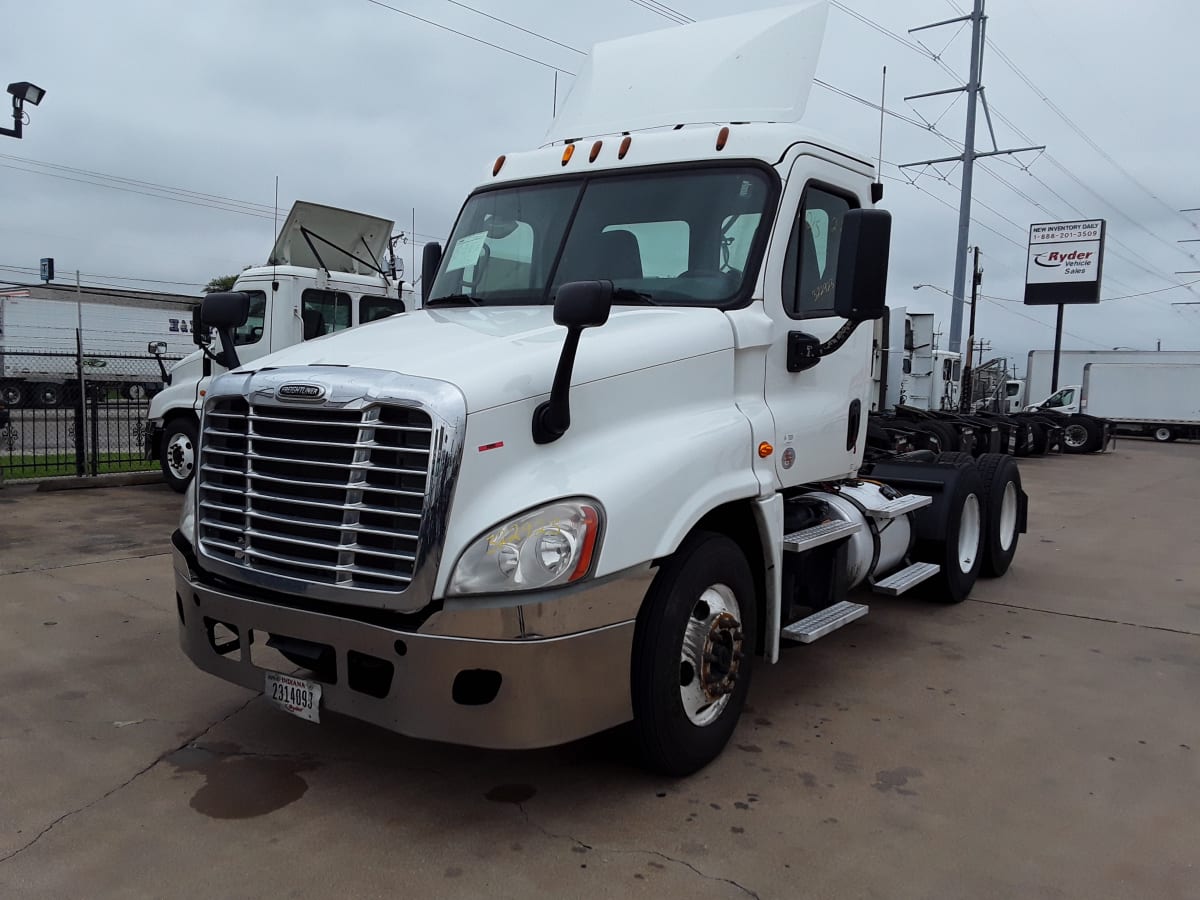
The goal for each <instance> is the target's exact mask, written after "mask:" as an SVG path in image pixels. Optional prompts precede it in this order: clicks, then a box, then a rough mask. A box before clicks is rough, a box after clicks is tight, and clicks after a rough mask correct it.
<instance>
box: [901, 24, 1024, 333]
mask: <svg viewBox="0 0 1200 900" xmlns="http://www.w3.org/2000/svg"><path fill="white" fill-rule="evenodd" d="M974 2H975V7H974V9H973V10H972V11H971V12H970V13H968V14H967V15H965V16H958V17H956V18H953V19H946V20H945V21H943V22H934V23H932V24H930V25H921V26H920V27H918V28H910V29H909V33H910V34H912V33H914V32H917V31H924V30H926V29H928V28H939V27H941V26H943V25H953V24H955V23H958V22H970V23H971V61H970V68H969V70H968V76H967V83H966V84H965V85H963V86H962V87H955V88H947V89H945V90H941V91H929V92H928V93H924V94H914V95H912V96H911V97H905V98H904V99H905V100H919V99H921V98H924V97H939V96H943V95H945V94H957V93H962V92H965V93H966V95H967V126H966V136H965V138H964V140H963V152H962V153H961V154H960V155H959V156H946V157H942V158H940V159H926V160H921V161H920V162H913V163H906V164H905V165H903V166H901V167H900V168H902V169H907V168H912V167H916V166H933V165H937V164H939V163H950V162H961V163H962V167H963V174H962V194H961V197H960V199H959V203H958V252H957V254H956V256H955V259H954V285H953V287H954V302H953V303H952V304H951V308H950V341H949V347H948V348H947V349H949V350H950V352H952V353H958V352H960V351H961V349H962V324H963V322H962V320H963V306H964V301H965V297H966V282H967V244H968V243H969V240H970V229H971V182H972V179H973V176H974V173H975V160H976V159H978V158H980V157H983V156H1003V155H1009V154H1013V153H1025V152H1027V151H1033V150H1045V149H1046V147H1045V145H1040V146H1037V147H1017V148H1015V149H1012V150H1001V149H1000V147H999V145H997V143H996V131H995V129H994V128H992V114H991V112H990V111H989V110H988V105H987V96H986V95H985V94H984V91H983V85H982V84H981V78H982V73H983V47H984V39H985V35H986V30H987V17H986V16H985V15H984V14H983V0H974ZM977 100H982V101H983V114H984V116H985V118H986V119H987V126H988V133H989V134H990V135H991V138H992V148H993V149H991V150H985V151H978V150H976V149H975V110H976V101H977Z"/></svg>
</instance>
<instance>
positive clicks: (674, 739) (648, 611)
mask: <svg viewBox="0 0 1200 900" xmlns="http://www.w3.org/2000/svg"><path fill="white" fill-rule="evenodd" d="M756 620H757V599H756V597H755V593H754V578H753V575H752V574H751V571H750V565H749V563H747V562H746V557H745V555H744V554H743V553H742V551H741V548H739V547H738V545H737V544H736V543H735V542H734V541H732V540H731V539H730V538H728V537H726V536H725V535H722V534H715V533H712V532H696V533H695V534H692V535H691V536H689V537H688V538H687V540H685V541H684V543H683V545H682V546H681V547H680V548H679V549H678V550H677V551H676V552H675V553H674V554H673V555H672V556H671V557H670V558H669V559H668V560H667V561H666V563H665V564H664V565H663V566H662V568H661V569H659V572H658V575H657V576H656V577H655V579H654V584H653V585H651V588H650V591H649V593H648V594H647V596H646V600H645V602H644V603H643V604H642V609H641V612H639V614H638V620H637V626H636V629H635V631H634V638H633V657H632V660H631V671H630V684H631V693H632V696H631V699H632V702H633V727H634V732H635V734H636V736H637V742H638V746H639V749H640V751H641V755H642V759H643V761H644V763H645V764H646V766H647V767H648V768H650V769H653V770H655V771H657V772H661V773H663V774H665V775H672V776H676V777H678V776H683V775H690V774H691V773H693V772H695V771H697V770H699V769H701V768H703V767H704V766H706V765H708V763H710V762H712V760H714V759H715V758H716V757H717V756H718V755H720V753H721V751H722V750H723V749H724V747H725V744H726V743H727V742H728V741H729V738H730V736H731V735H732V734H733V729H734V728H735V727H736V725H737V721H738V717H739V716H740V715H741V712H742V707H743V706H744V705H745V703H746V693H747V691H748V690H749V688H750V673H751V668H752V663H753V659H754V648H755V636H756V634H757V632H756V630H755V628H756Z"/></svg>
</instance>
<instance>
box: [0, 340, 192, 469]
mask: <svg viewBox="0 0 1200 900" xmlns="http://www.w3.org/2000/svg"><path fill="white" fill-rule="evenodd" d="M180 358H181V357H180V356H178V355H171V356H167V355H163V356H161V357H156V356H155V355H153V354H151V353H149V352H145V351H143V352H141V353H133V352H130V353H93V352H88V350H87V348H86V345H85V344H83V343H77V346H76V350H75V352H73V353H72V352H64V351H45V350H22V349H9V348H7V347H4V346H3V345H2V344H0V475H3V477H4V478H5V479H7V480H16V479H22V478H44V477H50V476H58V475H75V476H85V475H100V474H106V473H110V472H134V471H141V470H152V469H156V468H157V467H158V462H157V461H156V460H152V459H147V458H146V431H147V415H148V413H149V409H150V398H151V397H153V396H154V394H156V393H158V392H159V391H160V390H162V387H163V367H166V368H170V366H171V365H172V364H173V363H174V362H175V361H176V360H178V359H180ZM160 361H161V365H160Z"/></svg>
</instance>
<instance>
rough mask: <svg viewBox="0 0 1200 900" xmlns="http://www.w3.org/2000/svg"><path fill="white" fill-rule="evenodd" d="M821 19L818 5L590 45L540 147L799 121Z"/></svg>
mask: <svg viewBox="0 0 1200 900" xmlns="http://www.w3.org/2000/svg"><path fill="white" fill-rule="evenodd" d="M828 11H829V7H828V4H827V3H826V2H825V0H818V2H812V3H805V4H801V5H797V6H787V7H779V8H775V9H765V10H758V11H756V12H750V13H742V14H739V15H734V16H725V17H722V18H719V19H707V20H705V21H701V22H696V23H694V24H691V25H684V26H680V27H677V28H666V29H661V30H658V31H651V32H648V33H646V34H638V35H634V36H632V37H628V38H622V39H620V40H615V41H606V42H603V43H600V44H596V45H595V47H593V48H592V52H591V54H590V55H589V56H588V59H587V61H586V62H585V63H584V65H583V68H582V69H581V70H580V72H579V74H578V75H577V76H576V79H575V83H574V85H572V87H571V91H570V93H569V94H568V96H567V98H566V100H564V101H563V106H562V109H561V110H560V111H559V113H558V116H557V117H556V118H555V120H554V123H553V124H552V125H551V126H550V131H549V132H548V133H547V135H546V142H547V143H554V142H555V141H562V140H567V139H570V138H583V137H592V136H594V135H599V134H613V133H616V132H622V131H634V130H637V129H644V128H657V127H663V126H670V125H680V124H692V123H697V122H797V121H799V120H800V118H801V117H802V116H803V115H804V108H805V106H806V105H807V103H808V94H809V91H810V90H811V88H812V81H813V77H814V76H815V74H816V68H817V58H818V57H819V56H820V52H821V43H822V41H823V38H824V36H825V20H826V18H827V16H828Z"/></svg>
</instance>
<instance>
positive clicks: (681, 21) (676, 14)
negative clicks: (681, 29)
mask: <svg viewBox="0 0 1200 900" xmlns="http://www.w3.org/2000/svg"><path fill="white" fill-rule="evenodd" d="M629 2H630V3H633V4H634V5H635V6H640V7H641V8H642V9H646V10H649V11H650V12H652V13H654V14H655V15H659V16H662V17H663V18H664V19H670V20H671V21H672V22H674V23H675V24H676V25H690V24H691V23H692V22H695V21H696V20H695V19H693V18H691V17H690V16H686V15H684V14H683V13H681V12H680V11H679V10H677V9H672V8H671V7H669V6H667V5H666V4H665V3H659V2H658V0H629Z"/></svg>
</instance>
